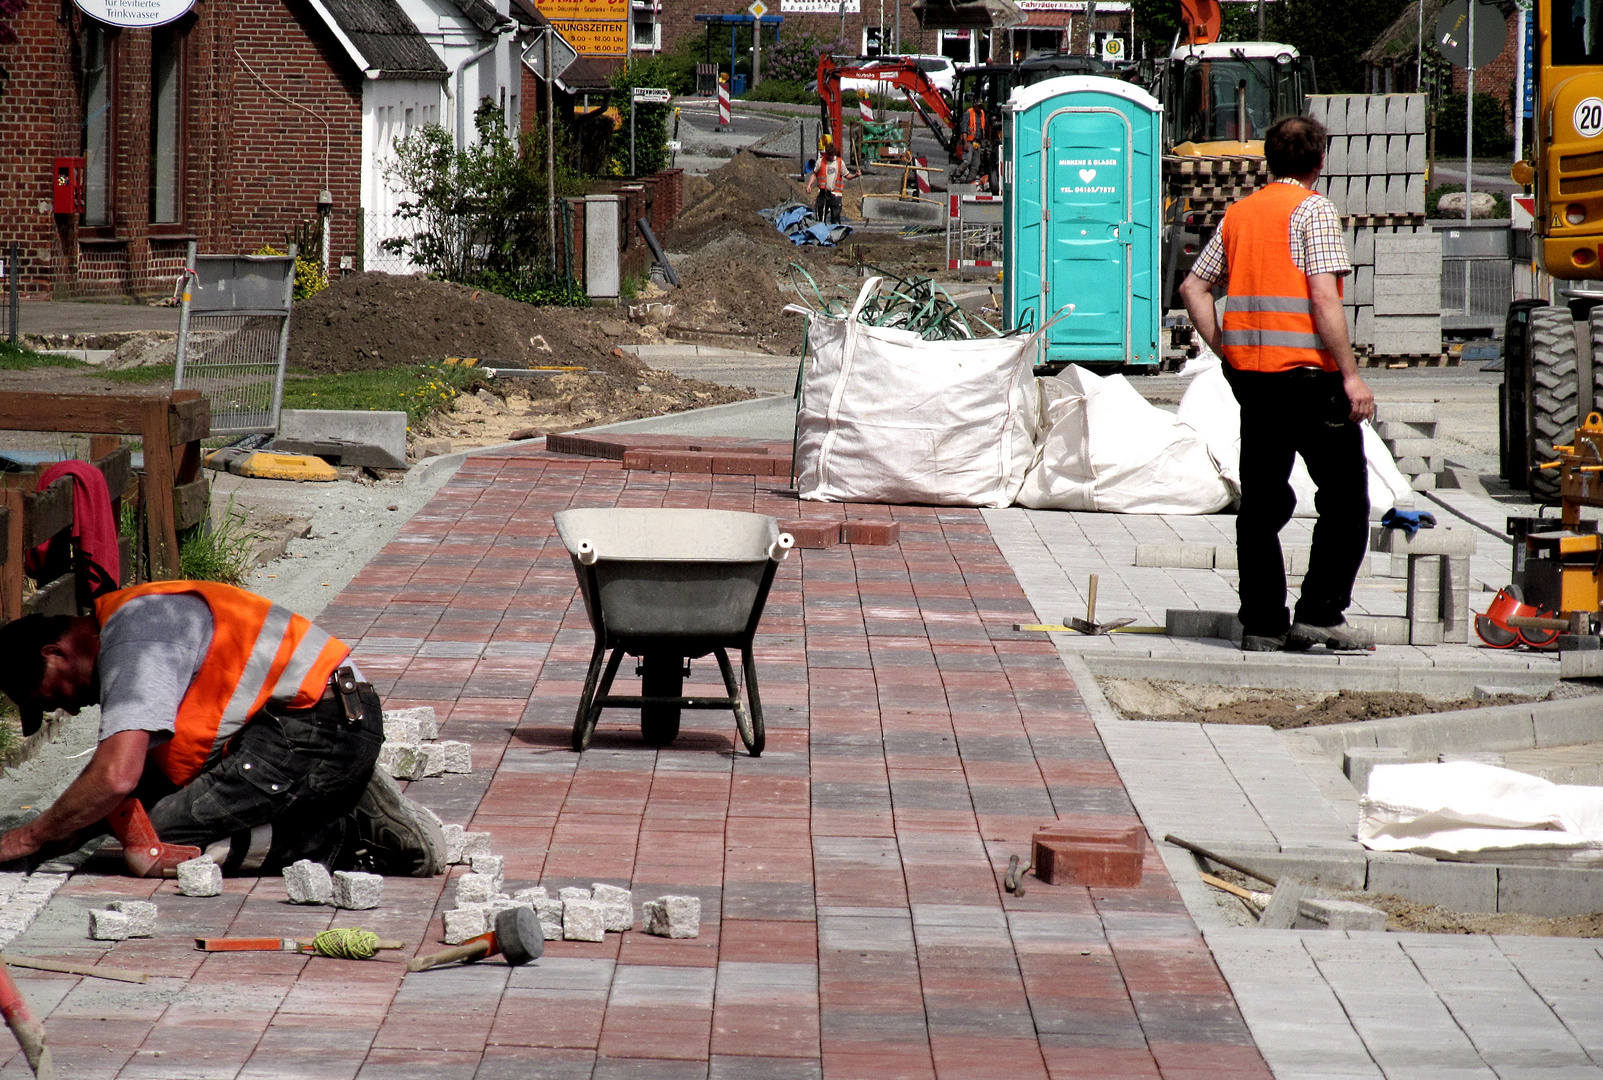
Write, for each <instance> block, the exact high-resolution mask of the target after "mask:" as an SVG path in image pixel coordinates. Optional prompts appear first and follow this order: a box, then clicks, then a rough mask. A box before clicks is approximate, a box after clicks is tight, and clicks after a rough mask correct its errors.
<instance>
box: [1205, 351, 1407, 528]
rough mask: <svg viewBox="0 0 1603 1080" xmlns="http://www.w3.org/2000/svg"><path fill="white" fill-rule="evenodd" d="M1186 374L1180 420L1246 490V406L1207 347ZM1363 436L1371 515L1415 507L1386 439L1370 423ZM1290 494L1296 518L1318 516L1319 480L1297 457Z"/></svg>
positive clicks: (1235, 487) (1228, 478)
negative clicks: (1243, 473) (1200, 437)
mask: <svg viewBox="0 0 1603 1080" xmlns="http://www.w3.org/2000/svg"><path fill="white" fill-rule="evenodd" d="M1180 374H1181V375H1194V376H1195V378H1194V379H1193V380H1192V382H1191V385H1190V386H1189V387H1187V388H1186V392H1185V395H1184V396H1183V397H1182V398H1181V399H1180V409H1179V416H1180V419H1181V420H1182V421H1183V422H1185V423H1187V424H1189V425H1191V426H1192V427H1194V428H1196V429H1197V430H1198V431H1200V432H1202V434H1203V437H1204V438H1205V439H1207V442H1208V450H1209V452H1210V453H1211V454H1212V455H1213V457H1214V460H1215V461H1216V462H1218V464H1219V471H1220V473H1221V474H1222V475H1223V476H1224V478H1225V480H1226V482H1227V483H1229V484H1230V487H1231V489H1232V490H1233V491H1237V492H1239V491H1240V490H1241V474H1240V468H1239V466H1240V461H1241V406H1240V405H1239V404H1238V403H1237V402H1236V395H1235V393H1234V391H1232V390H1231V389H1230V383H1229V382H1228V381H1227V380H1226V379H1225V376H1224V370H1223V366H1222V364H1221V363H1220V360H1219V358H1218V357H1217V356H1215V355H1214V354H1213V353H1212V352H1211V351H1209V349H1208V347H1207V346H1206V345H1204V346H1203V347H1202V353H1201V355H1199V356H1197V357H1195V358H1193V359H1191V360H1188V361H1186V366H1185V369H1184V370H1182V371H1181V372H1180ZM1362 430H1363V433H1364V457H1365V459H1366V460H1367V461H1368V463H1369V514H1370V517H1372V518H1379V517H1380V515H1382V514H1384V513H1385V512H1386V511H1387V510H1390V509H1391V508H1392V507H1394V506H1398V507H1402V508H1404V509H1408V508H1411V507H1412V506H1413V505H1414V490H1413V487H1412V486H1411V485H1410V484H1409V482H1408V477H1406V476H1404V475H1403V474H1402V472H1401V471H1400V470H1399V469H1398V468H1397V462H1396V461H1395V460H1394V459H1393V458H1392V456H1391V451H1390V450H1387V449H1386V444H1385V443H1384V442H1382V441H1381V438H1380V436H1379V435H1377V434H1375V429H1374V428H1372V427H1370V426H1369V425H1368V424H1367V423H1366V424H1364V425H1362ZM1291 490H1292V491H1293V492H1295V493H1296V496H1297V509H1296V511H1295V515H1296V516H1297V517H1313V516H1314V514H1315V512H1316V511H1315V510H1314V482H1313V480H1312V479H1311V478H1310V477H1309V476H1308V466H1306V465H1304V464H1303V460H1302V455H1301V454H1298V455H1297V456H1296V457H1295V458H1294V459H1293V460H1292V465H1291Z"/></svg>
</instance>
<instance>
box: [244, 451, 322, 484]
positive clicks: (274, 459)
mask: <svg viewBox="0 0 1603 1080" xmlns="http://www.w3.org/2000/svg"><path fill="white" fill-rule="evenodd" d="M232 471H233V472H236V473H238V474H239V475H240V476H252V477H256V478H257V479H259V480H297V481H298V480H338V479H339V473H338V472H336V471H335V470H334V466H332V465H330V464H329V463H328V462H326V461H324V460H323V459H322V458H318V457H312V456H311V455H310V454H270V453H267V452H265V451H261V450H258V451H257V452H256V453H254V454H252V455H251V456H250V457H248V458H246V459H245V460H244V461H241V462H240V463H239V464H238V465H237V466H236V467H235V468H234V469H233V470H232Z"/></svg>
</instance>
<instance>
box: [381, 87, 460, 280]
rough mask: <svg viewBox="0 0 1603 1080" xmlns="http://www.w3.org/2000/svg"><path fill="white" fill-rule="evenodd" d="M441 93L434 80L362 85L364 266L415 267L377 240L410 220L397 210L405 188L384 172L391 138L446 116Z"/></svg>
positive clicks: (402, 231) (399, 232) (403, 230)
mask: <svg viewBox="0 0 1603 1080" xmlns="http://www.w3.org/2000/svg"><path fill="white" fill-rule="evenodd" d="M445 110H446V99H445V93H444V91H443V90H442V89H441V87H440V83H439V81H438V80H433V79H368V80H366V81H365V82H364V83H363V84H362V211H363V243H362V249H363V251H362V254H363V267H364V268H365V269H368V270H385V271H389V272H392V273H410V272H412V271H413V270H415V269H417V268H416V267H414V266H413V265H412V264H411V263H410V262H409V261H408V260H407V259H405V258H404V257H402V256H399V255H393V254H391V253H389V252H386V251H384V250H383V249H382V248H381V247H380V246H379V244H380V242H381V241H383V240H385V239H388V238H389V237H392V236H403V235H406V234H407V230H408V229H409V227H410V226H409V223H407V222H404V221H402V220H401V219H400V218H398V217H397V216H396V211H397V209H398V208H399V206H400V203H401V201H402V200H403V199H405V198H407V197H408V195H409V194H410V193H409V192H402V191H397V190H396V189H395V187H394V184H393V181H392V180H391V179H390V178H389V177H388V176H387V173H388V172H389V168H390V166H391V165H393V164H394V162H395V160H396V155H395V142H396V140H397V139H402V138H405V137H406V136H407V135H410V134H412V133H413V132H415V131H417V130H418V129H420V128H422V127H423V126H424V125H426V124H439V123H442V122H443V121H444V119H445Z"/></svg>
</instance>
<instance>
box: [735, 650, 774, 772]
mask: <svg viewBox="0 0 1603 1080" xmlns="http://www.w3.org/2000/svg"><path fill="white" fill-rule="evenodd" d="M740 667H741V670H742V671H743V672H744V673H745V675H746V698H747V699H748V700H749V701H750V702H751V742H750V743H749V744H748V746H749V748H750V750H751V756H752V757H757V756H758V755H759V754H761V753H762V752H763V747H764V746H765V745H767V743H768V737H767V735H766V734H765V733H764V732H763V699H762V695H761V694H759V693H758V692H757V660H756V658H755V657H753V656H752V654H751V646H750V645H747V646H746V647H745V648H743V649H741V650H740Z"/></svg>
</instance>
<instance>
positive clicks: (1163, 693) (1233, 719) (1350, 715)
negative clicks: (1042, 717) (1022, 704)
mask: <svg viewBox="0 0 1603 1080" xmlns="http://www.w3.org/2000/svg"><path fill="white" fill-rule="evenodd" d="M1102 689H1103V692H1104V693H1106V695H1107V698H1108V702H1109V704H1111V705H1112V706H1113V707H1114V708H1115V709H1117V710H1118V711H1119V713H1120V714H1121V715H1122V716H1124V718H1125V719H1127V720H1185V721H1191V722H1197V721H1200V722H1202V723H1204V724H1263V725H1266V726H1268V727H1272V728H1274V729H1276V730H1277V731H1278V730H1281V729H1284V728H1300V727H1321V726H1324V725H1326V724H1350V723H1353V722H1355V721H1359V720H1384V719H1388V718H1390V717H1393V716H1419V715H1422V714H1425V713H1439V712H1453V711H1456V710H1459V709H1479V708H1483V707H1486V706H1490V705H1515V704H1520V703H1523V702H1527V701H1530V700H1532V699H1531V698H1529V697H1524V696H1522V695H1519V694H1499V695H1497V696H1496V697H1491V698H1483V699H1476V698H1464V699H1461V700H1457V701H1441V700H1436V699H1433V698H1427V697H1425V696H1424V695H1423V694H1415V693H1411V692H1406V691H1395V690H1375V691H1369V690H1342V691H1339V692H1337V693H1334V694H1327V693H1320V692H1314V691H1306V690H1257V689H1249V688H1244V687H1223V686H1193V685H1187V684H1185V683H1172V682H1166V681H1163V680H1155V679H1154V680H1147V679H1109V680H1107V681H1105V682H1104V683H1103V684H1102Z"/></svg>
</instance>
